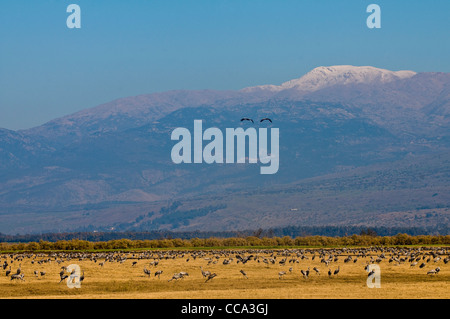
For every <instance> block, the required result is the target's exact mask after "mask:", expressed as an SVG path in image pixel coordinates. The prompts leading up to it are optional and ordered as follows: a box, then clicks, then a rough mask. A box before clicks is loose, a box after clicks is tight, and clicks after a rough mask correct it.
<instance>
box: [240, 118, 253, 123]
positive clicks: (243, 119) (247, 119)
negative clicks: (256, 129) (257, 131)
mask: <svg viewBox="0 0 450 319" xmlns="http://www.w3.org/2000/svg"><path fill="white" fill-rule="evenodd" d="M243 121H250V122H252V123H255V122H253V120H252V119H249V118H248V117H244V118H242V119H241V122H243Z"/></svg>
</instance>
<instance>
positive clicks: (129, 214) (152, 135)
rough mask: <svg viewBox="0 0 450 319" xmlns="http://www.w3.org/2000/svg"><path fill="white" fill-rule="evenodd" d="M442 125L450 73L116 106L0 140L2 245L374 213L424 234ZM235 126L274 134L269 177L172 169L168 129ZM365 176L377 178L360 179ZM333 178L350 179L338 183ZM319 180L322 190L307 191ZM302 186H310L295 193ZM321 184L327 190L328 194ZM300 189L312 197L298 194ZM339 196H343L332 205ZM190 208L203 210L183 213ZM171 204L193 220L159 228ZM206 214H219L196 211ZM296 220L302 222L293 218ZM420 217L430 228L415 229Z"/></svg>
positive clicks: (339, 76) (436, 187) (385, 73)
mask: <svg viewBox="0 0 450 319" xmlns="http://www.w3.org/2000/svg"><path fill="white" fill-rule="evenodd" d="M449 114H450V73H432V72H427V73H417V74H416V73H415V72H413V71H389V70H383V69H378V68H374V67H365V66H363V67H356V66H330V67H318V68H315V69H313V70H312V71H310V72H308V73H307V74H305V75H304V76H302V77H300V78H298V79H294V80H291V81H288V82H285V83H283V84H281V85H265V86H258V87H249V88H245V89H242V90H238V91H213V90H199V91H169V92H162V93H154V94H146V95H140V96H134V97H126V98H122V99H118V100H114V101H111V102H108V103H105V104H102V105H100V106H97V107H93V108H90V109H86V110H83V111H81V112H77V113H74V114H70V115H67V116H65V117H62V118H59V119H55V120H52V121H50V122H48V123H46V124H44V125H41V126H39V127H35V128H32V129H28V130H22V131H18V132H16V131H10V130H2V129H0V218H1V221H0V232H11V233H16V232H32V231H48V230H54V227H55V225H64V227H62V226H61V230H62V229H81V228H82V227H88V228H92V227H93V229H97V227H106V226H114V227H116V225H122V226H121V227H123V228H122V229H129V228H130V227H131V228H133V227H134V229H135V228H136V227H140V229H149V228H148V227H150V229H155V227H160V226H161V225H163V226H164V227H166V228H169V229H204V230H206V229H210V228H211V227H214V228H215V229H222V230H225V229H234V228H236V227H238V226H239V227H241V228H242V227H247V228H252V227H269V226H270V227H272V226H285V225H296V224H299V223H300V224H303V225H313V224H314V225H321V224H322V225H323V224H324V223H330V222H333V223H334V222H335V223H349V224H351V223H366V222H367V220H370V221H376V222H377V223H378V222H379V224H378V225H381V224H380V223H381V222H382V221H383V219H382V218H378V214H380V212H382V211H384V212H385V213H386V214H391V213H392V214H394V215H396V214H398V213H401V212H404V213H405V214H406V215H405V216H406V217H408V218H409V216H410V214H409V213H408V212H409V211H414V212H416V213H415V214H416V215H417V218H418V219H417V220H420V221H422V222H423V224H424V225H430V224H431V223H434V222H435V221H436V220H438V219H440V220H443V219H442V218H447V217H446V216H447V215H448V208H447V207H448V202H449V200H450V199H449V194H450V193H449V192H448V178H447V176H446V175H445V173H446V172H447V171H448V167H449V163H450V162H449V161H450V159H449V158H448V154H450V152H449V150H450V131H449V127H450V116H449ZM242 117H250V118H253V119H255V120H256V121H255V127H258V126H261V125H262V124H260V123H259V121H258V119H262V118H265V117H269V118H271V119H273V125H274V127H277V128H280V132H281V133H280V159H281V160H280V163H281V164H280V169H279V172H278V173H277V174H275V176H271V178H269V179H265V178H264V177H261V176H259V175H260V174H259V167H256V166H252V165H240V166H237V165H225V166H221V165H210V166H208V165H176V164H174V163H173V162H172V161H171V160H170V154H171V147H172V146H173V141H172V140H171V137H170V134H171V132H172V131H173V129H174V128H175V127H187V128H190V127H192V125H193V121H194V120H195V119H202V120H203V121H204V123H205V127H218V128H221V129H225V128H228V127H239V126H240V125H242V126H244V124H243V123H241V122H240V119H241V118H242ZM263 124H264V125H266V123H263ZM245 125H246V124H245ZM245 127H247V126H245ZM281 134H282V135H281ZM442 154H443V155H446V157H441V156H443V155H442ZM419 158H422V160H421V161H422V162H420V163H419V164H417V163H418V162H417V160H418V159H419ZM394 162H396V163H399V164H396V165H397V166H395V167H394V166H393V163H394ZM370 167H372V168H371V169H373V170H375V171H374V173H370V174H369V175H367V174H366V173H367V172H368V170H369V168H370ZM418 168H420V171H417V169H418ZM255 171H258V172H257V173H255ZM341 171H349V172H351V174H350V173H349V174H350V175H351V176H350V175H347V177H346V178H345V179H342V178H343V177H342V176H341V175H339V176H337V175H334V174H338V173H339V172H341ZM330 174H331V175H330ZM330 176H331V177H330ZM349 176H350V177H349ZM417 176H422V177H421V178H418V177H417ZM318 178H323V179H322V181H320V182H317V183H316V182H315V181H317V179H318ZM330 178H332V179H331V180H330ZM308 179H309V180H310V181H311V182H312V183H313V184H314V185H310V184H308V185H307V186H305V187H297V186H295V185H299V184H298V183H300V182H301V181H304V180H308ZM276 185H277V186H276ZM323 185H328V187H330V188H329V189H328V190H327V191H325V192H324V190H323V189H322V187H323ZM275 186H276V187H279V188H278V191H274V187H275ZM310 189H316V191H315V193H314V194H313V193H311V194H305V193H303V192H304V191H305V190H310ZM345 189H347V192H348V193H347V194H348V197H347V196H343V197H342V198H340V202H336V200H337V197H336V196H337V194H338V193H341V191H342V190H345ZM385 189H389V195H390V196H391V198H390V200H389V201H386V200H385V196H387V195H388V194H386V193H385V192H383V190H385ZM336 190H338V193H336ZM225 191H226V192H228V193H227V195H226V196H223V195H224V192H225ZM380 191H381V193H380ZM265 192H266V193H265ZM354 193H357V194H358V199H357V200H353V199H354V197H352V196H354V195H353V194H354ZM289 194H291V195H289ZM302 194H303V195H302ZM424 194H426V196H425V195H424ZM202 196H210V197H202ZM229 196H230V197H231V198H236V197H233V196H242V200H240V201H239V200H228V198H229ZM259 196H264V199H265V201H264V204H261V202H262V201H261V200H259V199H260V198H261V197H259ZM280 196H282V197H280ZM299 196H306V197H304V201H302V200H299V198H300V197H299ZM180 198H181V199H180ZM195 198H200V199H201V198H204V200H203V202H199V203H197V204H195V205H193V204H192V205H191V204H189V202H190V199H195ZM220 198H223V199H220ZM258 198H259V199H258ZM187 199H189V200H187ZM350 199H351V200H350ZM418 199H419V200H418ZM173 200H180V201H182V202H183V203H186V204H185V207H184V208H183V210H185V211H186V212H188V213H189V212H190V214H191V215H192V216H189V215H186V214H179V212H178V211H177V212H172V213H173V214H176V216H178V217H177V218H174V217H173V216H172V217H170V216H169V217H170V218H169V217H167V219H164V218H165V217H164V216H163V215H164V214H165V213H167V211H164V210H161V211H160V209H161V207H162V206H164V205H167V203H168V202H170V201H173ZM237 202H239V205H236V204H233V203H237ZM268 202H269V203H273V205H272V206H270V205H268V204H267V203H268ZM211 203H217V204H218V205H216V206H217V207H225V206H227V208H221V209H220V211H212V212H210V210H209V209H206V210H201V211H200V210H198V209H199V208H202V207H210V208H211V205H212V204H211ZM243 203H248V206H246V205H244V204H243ZM161 205H162V206H161ZM189 205H191V206H189ZM292 205H295V206H292ZM292 207H298V208H299V211H301V212H302V213H301V214H299V215H293V214H292V212H291V211H290V208H292ZM420 207H428V208H427V209H425V208H424V209H422V208H420ZM442 207H444V208H442ZM417 209H419V210H420V211H423V212H420V213H418V210H417ZM445 209H447V210H446V211H444V210H445ZM399 210H401V211H399ZM428 210H432V211H433V214H435V215H433V216H435V217H433V218H435V219H427V218H422V217H421V216H422V215H424V216H425V217H426V215H427V214H428V213H429V211H428ZM158 211H160V213H155V214H150V213H149V212H158ZM308 212H309V213H308ZM203 213H204V214H206V215H201V216H199V214H203ZM422 213H423V214H422ZM370 214H371V215H370ZM420 214H422V215H420ZM439 214H441V215H439ZM445 214H447V215H445ZM369 215H370V216H369ZM371 216H373V218H372V217H371ZM174 220H176V222H174ZM403 220H406V219H403ZM396 222H397V221H396ZM374 223H375V222H374ZM52 227H53V228H52ZM146 227H147V228H146ZM131 228H130V229H131ZM58 229H59V227H58Z"/></svg>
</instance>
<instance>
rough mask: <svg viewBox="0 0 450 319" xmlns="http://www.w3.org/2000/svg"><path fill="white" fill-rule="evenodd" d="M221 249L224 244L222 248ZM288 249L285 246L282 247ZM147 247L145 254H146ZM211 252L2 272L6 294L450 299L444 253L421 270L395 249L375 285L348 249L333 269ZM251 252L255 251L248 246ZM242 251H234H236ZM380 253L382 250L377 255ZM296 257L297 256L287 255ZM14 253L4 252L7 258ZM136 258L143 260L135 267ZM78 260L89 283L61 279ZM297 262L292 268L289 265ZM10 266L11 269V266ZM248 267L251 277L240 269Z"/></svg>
mask: <svg viewBox="0 0 450 319" xmlns="http://www.w3.org/2000/svg"><path fill="white" fill-rule="evenodd" d="M216 251H217V250H216ZM280 251H281V250H280ZM140 253H142V252H140ZM206 254H207V255H206V256H203V257H198V258H196V259H195V260H194V259H193V258H190V260H189V261H186V259H187V258H189V254H188V253H186V255H185V256H184V257H180V256H178V257H176V258H175V259H160V260H159V264H158V265H157V266H156V267H155V266H151V265H150V262H151V261H153V258H151V259H132V258H131V257H132V253H123V255H124V256H125V255H128V259H127V260H126V261H125V262H123V263H119V262H106V263H105V264H104V266H100V265H99V263H100V262H101V261H103V260H102V259H99V260H98V261H97V262H94V261H91V260H89V259H88V258H86V259H84V260H79V259H72V260H64V261H63V262H62V263H60V264H59V263H57V262H56V261H55V260H54V258H53V259H52V261H51V262H47V263H42V264H38V263H37V261H38V260H42V259H46V258H48V257H44V256H42V257H35V258H34V264H32V260H33V257H31V258H24V259H23V260H21V261H18V260H15V261H14V262H13V263H12V264H10V265H11V266H12V272H13V273H14V272H15V271H16V269H17V268H18V266H19V263H20V264H21V270H22V273H24V274H25V281H16V280H13V281H11V280H10V277H9V276H8V277H7V276H5V274H4V271H3V270H2V273H1V276H0V298H71V299H73V298H85V299H94V298H102V299H110V298H121V299H122V298H133V299H137V298H151V299H165V298H169V299H173V298H180V299H187V298H189V299H196V298H199V299H211V298H212V299H222V298H227V299H235V298H239V299H256V298H258V299H259V298H267V299H273V298H282V299H302V298H370V299H377V298H433V299H441V298H442V299H447V298H449V297H450V292H449V291H450V290H449V282H450V269H449V268H450V263H449V264H445V263H444V262H443V261H442V259H443V258H442V259H441V260H440V261H438V262H436V263H435V262H433V261H432V260H431V261H430V262H428V263H427V265H426V267H424V268H419V264H420V263H421V262H422V261H420V262H419V264H418V265H417V266H415V267H411V266H410V263H409V262H408V261H406V262H404V263H400V264H399V263H397V262H391V263H389V262H388V259H389V257H390V256H389V255H388V254H386V257H387V258H386V259H384V260H383V261H382V262H380V263H379V266H380V268H381V288H368V287H367V285H366V279H367V272H366V271H365V270H364V266H365V265H366V264H367V263H368V262H369V260H370V258H369V257H365V258H362V257H358V261H357V262H356V263H354V262H353V261H352V262H350V263H344V259H345V257H346V256H345V255H341V256H340V257H339V260H338V261H337V262H332V263H331V264H330V265H329V266H328V267H327V266H326V265H325V264H324V263H322V262H320V258H319V257H318V255H316V258H315V259H314V260H312V258H311V256H312V255H311V253H307V254H305V255H306V256H307V257H308V259H303V260H302V259H300V258H297V259H298V260H299V262H298V263H295V262H294V263H289V262H288V261H287V262H286V264H285V265H280V264H279V263H278V261H279V260H280V259H282V258H284V257H283V256H280V255H279V256H277V259H276V260H277V261H276V263H275V264H269V265H267V264H265V263H263V262H262V258H263V257H269V255H270V253H263V252H258V253H253V254H254V255H258V256H259V258H258V259H259V260H260V262H257V261H256V260H250V261H248V262H247V263H245V264H242V263H237V262H236V261H237V259H236V258H233V261H232V262H231V263H230V264H228V265H224V264H223V263H222V262H223V260H224V258H225V257H220V258H219V259H215V258H213V260H217V263H216V264H213V263H210V264H208V261H207V260H205V257H212V256H213V254H212V252H210V251H206ZM242 254H243V255H249V253H248V252H243V253H242ZM234 255H235V253H233V254H232V255H230V257H234ZM372 255H373V256H375V257H376V254H375V253H374V254H372ZM291 258H296V256H294V255H291V256H288V257H287V260H289V259H291ZM5 260H7V261H8V263H10V262H11V258H10V257H8V256H6V255H2V256H0V262H1V264H3V262H4V261H5ZM133 261H137V264H136V265H135V266H132V263H133ZM70 264H78V265H79V266H80V268H81V270H82V271H84V273H85V280H84V281H83V282H82V284H81V288H79V289H76V288H72V289H71V288H69V287H68V286H67V285H66V282H65V281H64V282H62V283H59V281H60V278H59V272H60V270H61V269H60V268H61V266H63V265H64V266H68V265H70ZM201 266H202V267H203V269H204V270H208V271H211V272H212V273H216V274H217V277H215V278H214V279H212V280H210V281H209V282H206V283H205V278H204V277H203V276H202V273H201V270H200V267H201ZM338 266H339V267H340V272H339V274H338V275H336V276H331V277H329V276H328V274H327V272H328V269H331V270H332V271H334V270H335V269H337V267H338ZM290 267H292V268H293V270H292V272H290V271H289V268H290ZM308 267H309V268H310V275H309V278H307V279H305V278H303V276H302V275H301V273H300V270H301V269H303V270H306V269H307V268H308ZM313 267H317V268H319V269H320V272H321V274H320V275H317V274H316V273H315V271H313ZM436 267H440V269H441V271H440V272H439V273H438V274H437V275H427V271H428V270H430V269H434V268H436ZM8 268H9V267H8ZM144 268H147V269H149V270H150V271H151V276H150V277H148V276H147V275H146V274H144V271H143V269H144ZM241 269H243V270H244V271H245V272H246V273H247V275H248V279H246V278H244V276H243V275H242V274H241V273H240V270H241ZM34 270H37V271H45V272H46V275H45V276H43V277H41V276H39V277H36V276H35V275H34V274H33V272H34ZM157 270H162V271H163V273H162V275H161V278H160V279H158V277H155V276H154V273H155V271H157ZM180 271H184V272H187V273H189V276H187V277H185V278H183V279H179V280H173V281H171V282H168V280H169V279H170V278H171V277H172V275H173V274H174V273H178V272H180ZM280 271H285V272H286V275H284V276H283V278H282V279H279V276H278V272H280Z"/></svg>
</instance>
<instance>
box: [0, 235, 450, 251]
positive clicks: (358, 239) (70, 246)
mask: <svg viewBox="0 0 450 319" xmlns="http://www.w3.org/2000/svg"><path fill="white" fill-rule="evenodd" d="M449 244H450V235H445V236H444V235H437V236H433V235H418V236H411V235H407V234H397V235H395V236H374V235H373V234H362V235H351V236H344V237H327V236H302V237H295V238H293V237H290V236H284V237H257V236H247V237H228V238H218V237H210V238H191V239H181V238H164V239H153V240H149V239H146V240H131V239H126V238H122V239H114V240H109V241H97V242H94V241H88V240H82V239H71V240H59V241H55V242H49V241H44V240H42V239H41V240H40V241H37V242H27V243H25V242H22V243H7V242H2V243H0V250H2V251H42V250H46V251H53V250H81V251H86V250H116V249H155V248H219V247H224V248H226V247H275V248H276V247H290V246H292V247H295V246H309V247H335V246H398V245H400V246H402V245H423V246H426V245H449Z"/></svg>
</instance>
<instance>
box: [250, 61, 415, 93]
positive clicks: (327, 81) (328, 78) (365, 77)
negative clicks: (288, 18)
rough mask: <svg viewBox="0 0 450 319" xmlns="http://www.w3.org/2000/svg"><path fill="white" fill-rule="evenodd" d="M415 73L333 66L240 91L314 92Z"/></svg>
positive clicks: (322, 67)
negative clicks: (280, 82) (277, 82)
mask: <svg viewBox="0 0 450 319" xmlns="http://www.w3.org/2000/svg"><path fill="white" fill-rule="evenodd" d="M416 74H417V73H416V72H414V71H390V70H385V69H379V68H375V67H372V66H352V65H335V66H327V67H325V66H321V67H317V68H315V69H313V70H312V71H310V72H308V73H307V74H305V75H304V76H302V77H300V78H298V79H293V80H290V81H287V82H284V83H283V84H281V85H278V86H277V85H262V86H255V87H248V88H244V89H242V91H243V92H252V91H259V90H269V91H273V92H279V91H283V90H288V89H292V88H295V89H298V90H301V91H306V92H314V91H317V90H320V89H323V88H326V87H330V86H334V85H350V84H370V83H376V84H384V83H388V82H392V81H395V80H400V79H407V78H410V77H412V76H414V75H416Z"/></svg>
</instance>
